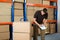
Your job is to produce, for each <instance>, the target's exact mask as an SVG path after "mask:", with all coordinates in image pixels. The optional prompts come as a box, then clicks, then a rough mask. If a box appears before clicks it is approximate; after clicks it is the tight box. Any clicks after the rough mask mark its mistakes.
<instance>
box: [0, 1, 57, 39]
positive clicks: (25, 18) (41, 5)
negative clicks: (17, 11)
mask: <svg viewBox="0 0 60 40" xmlns="http://www.w3.org/2000/svg"><path fill="white" fill-rule="evenodd" d="M48 1H52V2H56V3H57V0H48ZM0 2H2V3H10V4H11V22H0V25H10V39H11V40H13V39H12V32H13V27H12V22H14V1H13V0H0ZM26 6H35V7H45V8H56V9H57V6H50V5H43V4H32V3H26V0H24V6H23V8H24V14H23V16H24V21H27V14H26ZM56 20H57V10H56ZM56 20H48V22H56ZM56 29H57V28H56Z"/></svg>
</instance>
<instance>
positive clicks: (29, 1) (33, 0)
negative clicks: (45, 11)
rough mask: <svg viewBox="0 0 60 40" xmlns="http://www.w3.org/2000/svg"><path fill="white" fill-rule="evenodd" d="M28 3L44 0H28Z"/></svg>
mask: <svg viewBox="0 0 60 40" xmlns="http://www.w3.org/2000/svg"><path fill="white" fill-rule="evenodd" d="M27 3H40V4H41V3H42V0H27Z"/></svg>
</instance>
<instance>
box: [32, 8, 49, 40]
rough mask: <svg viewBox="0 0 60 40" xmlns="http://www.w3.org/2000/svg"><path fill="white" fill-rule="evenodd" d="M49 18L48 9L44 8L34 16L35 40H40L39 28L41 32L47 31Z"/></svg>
mask: <svg viewBox="0 0 60 40" xmlns="http://www.w3.org/2000/svg"><path fill="white" fill-rule="evenodd" d="M47 18H48V13H47V9H46V8H44V9H43V10H37V11H36V12H35V14H34V19H33V20H34V24H33V26H34V27H33V29H34V36H33V40H38V39H37V35H38V28H40V29H41V30H45V29H46V27H45V24H46V22H47Z"/></svg>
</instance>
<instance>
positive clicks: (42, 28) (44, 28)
mask: <svg viewBox="0 0 60 40" xmlns="http://www.w3.org/2000/svg"><path fill="white" fill-rule="evenodd" d="M39 27H40V29H41V30H46V29H47V28H46V27H45V25H43V24H42V25H41V26H39Z"/></svg>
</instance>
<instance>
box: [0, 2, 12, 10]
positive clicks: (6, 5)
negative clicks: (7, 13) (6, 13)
mask: <svg viewBox="0 0 60 40" xmlns="http://www.w3.org/2000/svg"><path fill="white" fill-rule="evenodd" d="M1 8H3V9H4V8H5V9H6V8H8V9H11V4H10V3H2V2H1V3H0V9H1Z"/></svg>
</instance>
